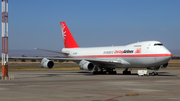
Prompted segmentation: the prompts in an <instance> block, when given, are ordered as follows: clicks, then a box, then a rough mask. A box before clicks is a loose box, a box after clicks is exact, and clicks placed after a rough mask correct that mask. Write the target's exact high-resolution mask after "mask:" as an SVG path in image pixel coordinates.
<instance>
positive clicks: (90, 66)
mask: <svg viewBox="0 0 180 101" xmlns="http://www.w3.org/2000/svg"><path fill="white" fill-rule="evenodd" d="M79 65H80V69H81V70H89V71H91V70H93V69H94V64H93V63H91V62H89V61H86V60H82V61H80V63H79Z"/></svg>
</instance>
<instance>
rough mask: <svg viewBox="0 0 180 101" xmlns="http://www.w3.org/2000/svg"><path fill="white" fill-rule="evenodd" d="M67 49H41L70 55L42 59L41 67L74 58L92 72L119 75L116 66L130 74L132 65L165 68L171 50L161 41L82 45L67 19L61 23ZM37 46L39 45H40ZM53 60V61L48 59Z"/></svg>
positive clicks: (154, 72)
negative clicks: (122, 44)
mask: <svg viewBox="0 0 180 101" xmlns="http://www.w3.org/2000/svg"><path fill="white" fill-rule="evenodd" d="M60 25H61V30H62V36H63V40H64V46H65V48H63V49H62V51H61V52H57V51H51V50H45V49H39V50H44V51H50V52H56V53H60V54H64V55H65V56H66V57H67V58H48V59H47V58H43V59H42V61H41V66H42V67H43V68H48V69H51V68H53V67H54V62H53V61H51V60H54V59H55V60H58V59H59V60H71V61H74V62H76V63H77V64H79V66H80V69H82V70H89V71H92V70H94V71H93V74H105V73H109V74H116V71H115V68H124V69H125V70H124V71H123V74H131V71H130V70H131V69H133V68H147V69H151V70H153V72H152V74H153V75H156V74H157V72H156V71H157V70H159V69H160V68H166V67H167V66H168V61H169V60H170V59H171V56H172V55H171V53H170V52H169V51H168V50H167V49H166V48H165V47H164V46H163V44H162V43H161V42H159V41H143V42H137V43H132V44H129V45H126V46H110V47H90V48H81V47H79V46H78V44H77V43H76V41H75V40H74V38H73V36H72V34H71V32H70V31H69V29H68V27H67V25H66V23H65V22H60ZM37 49H38V48H37ZM49 59H50V60H49Z"/></svg>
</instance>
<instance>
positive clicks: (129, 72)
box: [123, 69, 131, 75]
mask: <svg viewBox="0 0 180 101" xmlns="http://www.w3.org/2000/svg"><path fill="white" fill-rule="evenodd" d="M123 74H124V75H130V74H131V71H128V69H126V70H124V71H123Z"/></svg>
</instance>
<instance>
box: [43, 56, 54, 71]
mask: <svg viewBox="0 0 180 101" xmlns="http://www.w3.org/2000/svg"><path fill="white" fill-rule="evenodd" d="M41 67H42V68H47V69H52V68H53V67H54V62H53V61H50V60H48V59H47V58H43V59H42V61H41Z"/></svg>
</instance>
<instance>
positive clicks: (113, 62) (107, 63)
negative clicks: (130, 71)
mask: <svg viewBox="0 0 180 101" xmlns="http://www.w3.org/2000/svg"><path fill="white" fill-rule="evenodd" d="M43 58H44V57H10V59H36V60H42V59H43ZM48 59H50V60H63V61H74V62H76V63H78V64H79V62H80V61H82V60H86V61H89V62H91V63H93V64H95V65H97V66H102V67H104V68H106V67H110V68H116V67H119V66H120V65H130V63H129V62H127V61H126V60H124V59H122V58H117V59H91V58H56V57H54V58H53V57H49V58H48Z"/></svg>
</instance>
